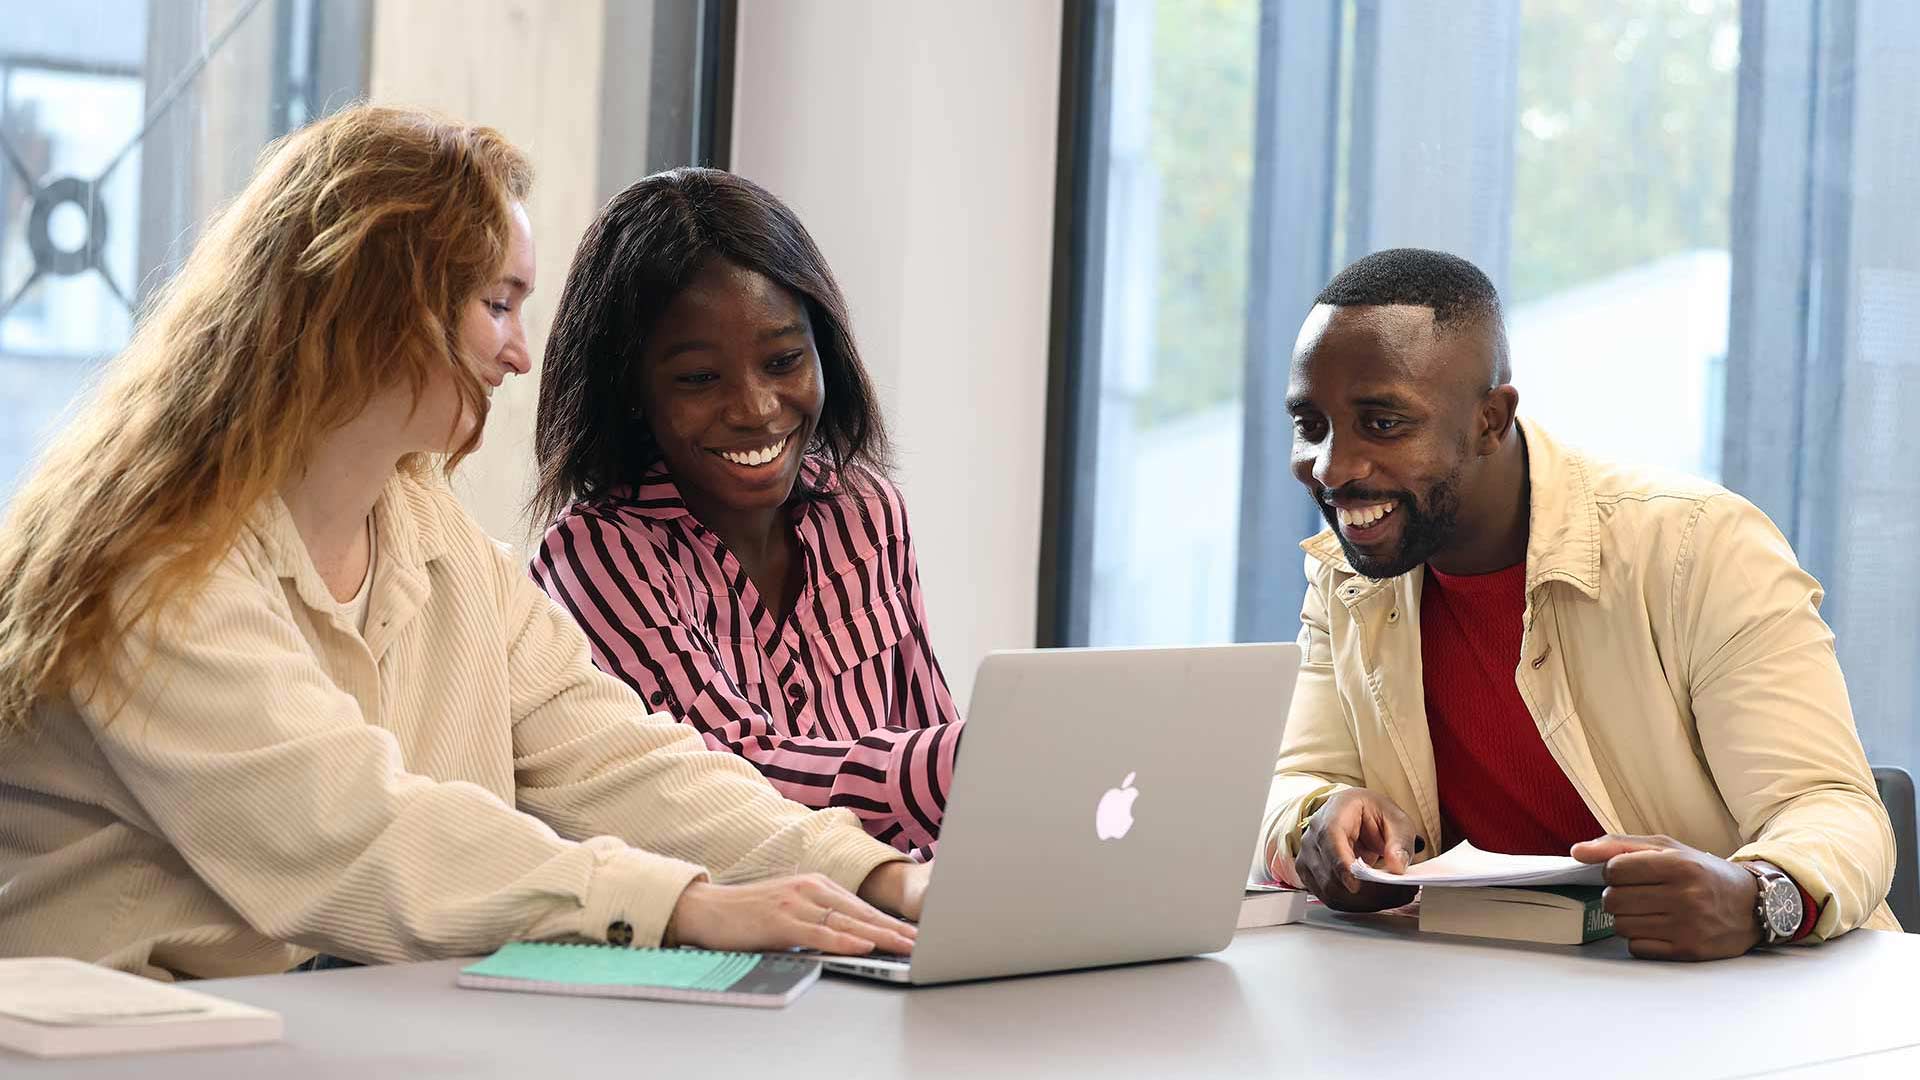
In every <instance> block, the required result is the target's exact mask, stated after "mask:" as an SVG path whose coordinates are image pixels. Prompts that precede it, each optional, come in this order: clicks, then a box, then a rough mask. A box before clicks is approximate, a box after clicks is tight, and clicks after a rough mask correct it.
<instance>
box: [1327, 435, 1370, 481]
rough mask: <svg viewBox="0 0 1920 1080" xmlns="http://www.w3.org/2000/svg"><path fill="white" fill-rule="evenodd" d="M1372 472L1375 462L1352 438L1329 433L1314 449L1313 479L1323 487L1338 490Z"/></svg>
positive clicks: (1364, 477)
mask: <svg viewBox="0 0 1920 1080" xmlns="http://www.w3.org/2000/svg"><path fill="white" fill-rule="evenodd" d="M1372 474H1373V463H1372V462H1370V461H1368V460H1367V458H1366V455H1365V453H1364V452H1362V451H1361V449H1360V448H1358V447H1356V446H1354V445H1353V440H1352V439H1344V440H1343V439H1336V438H1335V437H1334V436H1333V434H1332V433H1328V435H1327V437H1326V438H1324V439H1321V440H1320V445H1318V446H1316V447H1315V448H1314V449H1313V451H1312V475H1313V479H1314V480H1315V481H1316V482H1318V483H1319V485H1320V487H1321V488H1323V489H1326V490H1338V489H1339V488H1343V487H1345V486H1347V485H1348V484H1351V483H1353V482H1354V481H1356V480H1364V479H1366V478H1367V477H1368V476H1371V475H1372Z"/></svg>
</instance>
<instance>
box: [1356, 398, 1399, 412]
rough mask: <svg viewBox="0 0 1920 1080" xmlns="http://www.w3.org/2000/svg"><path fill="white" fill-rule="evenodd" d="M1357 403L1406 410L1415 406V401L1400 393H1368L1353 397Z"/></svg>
mask: <svg viewBox="0 0 1920 1080" xmlns="http://www.w3.org/2000/svg"><path fill="white" fill-rule="evenodd" d="M1353 403H1354V404H1355V405H1360V406H1364V407H1366V408H1370V409H1393V410H1395V411H1397V412H1398V411H1405V410H1407V409H1410V408H1412V407H1413V402H1412V401H1410V400H1409V399H1407V398H1403V397H1401V396H1399V395H1398V394H1367V395H1364V396H1362V397H1357V398H1354V399H1353Z"/></svg>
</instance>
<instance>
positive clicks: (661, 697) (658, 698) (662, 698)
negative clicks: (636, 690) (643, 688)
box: [647, 690, 667, 708]
mask: <svg viewBox="0 0 1920 1080" xmlns="http://www.w3.org/2000/svg"><path fill="white" fill-rule="evenodd" d="M647 700H648V701H650V702H652V703H653V704H654V706H655V707H656V708H657V707H659V706H661V705H665V704H666V703H667V692H666V691H665V690H655V691H654V692H653V696H652V697H650V698H648V699H647Z"/></svg>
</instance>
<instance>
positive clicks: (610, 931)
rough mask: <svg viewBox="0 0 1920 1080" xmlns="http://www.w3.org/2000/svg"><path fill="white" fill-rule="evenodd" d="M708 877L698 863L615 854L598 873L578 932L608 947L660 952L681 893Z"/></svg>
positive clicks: (632, 853) (644, 854)
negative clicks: (656, 950) (625, 947)
mask: <svg viewBox="0 0 1920 1080" xmlns="http://www.w3.org/2000/svg"><path fill="white" fill-rule="evenodd" d="M706 877H707V871H706V868H705V867H702V866H699V865H696V864H694V863H690V862H682V861H681V860H679V859H670V858H667V857H666V856H664V855H653V854H649V853H648V852H644V851H635V850H632V849H628V850H624V851H618V852H614V853H613V854H612V856H611V857H610V858H608V859H607V860H606V861H605V862H602V863H600V864H599V865H598V866H596V867H595V868H594V872H593V880H592V881H591V882H590V883H589V884H588V886H587V894H586V897H585V903H584V904H583V905H582V907H581V910H580V925H579V929H578V933H579V935H580V936H581V937H583V938H586V939H587V940H589V941H596V942H602V943H605V944H609V945H629V944H630V945H632V946H634V947H635V948H652V947H657V946H658V945H659V944H660V943H661V941H662V940H663V939H664V938H665V937H666V933H667V923H668V921H669V920H671V919H672V918H673V909H674V907H675V906H676V905H678V904H679V903H680V894H681V893H683V892H686V891H687V886H688V885H691V884H693V883H694V882H696V881H704V880H706Z"/></svg>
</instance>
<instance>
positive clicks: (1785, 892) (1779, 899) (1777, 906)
mask: <svg viewBox="0 0 1920 1080" xmlns="http://www.w3.org/2000/svg"><path fill="white" fill-rule="evenodd" d="M1765 888H1766V906H1767V929H1768V930H1770V931H1771V932H1772V936H1774V937H1776V938H1790V937H1792V936H1793V935H1794V934H1795V933H1796V932H1798V931H1799V929H1800V919H1801V916H1802V915H1803V912H1802V910H1801V906H1800V890H1799V889H1797V888H1795V887H1794V884H1793V882H1791V881H1788V880H1787V879H1785V878H1775V879H1773V880H1772V881H1769V882H1767V883H1766V885H1765Z"/></svg>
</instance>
